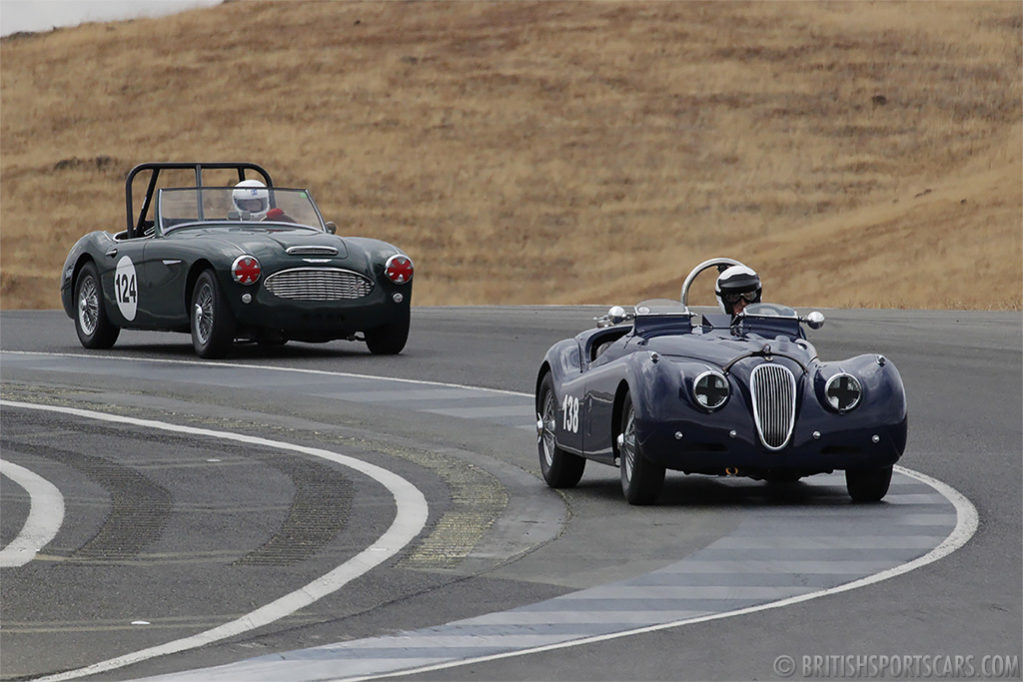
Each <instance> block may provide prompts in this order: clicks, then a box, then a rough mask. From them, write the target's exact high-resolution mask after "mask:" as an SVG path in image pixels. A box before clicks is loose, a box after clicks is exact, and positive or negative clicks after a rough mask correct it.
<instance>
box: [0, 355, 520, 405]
mask: <svg viewBox="0 0 1023 682" xmlns="http://www.w3.org/2000/svg"><path fill="white" fill-rule="evenodd" d="M7 353H9V354H11V355H38V356H41V357H50V358H77V359H81V360H114V361H118V362H131V363H136V364H137V363H140V362H156V363H160V364H167V365H192V366H196V367H233V368H241V369H259V370H265V371H267V372H289V373H291V372H295V373H299V374H313V375H319V376H329V377H348V378H350V379H369V380H372V381H394V382H404V383H409V384H418V385H420V386H443V387H445V388H462V389H469V390H472V391H488V392H490V393H499V394H502V395H514V396H525V397H527V398H532V397H533V394H532V393H523V392H521V391H506V390H503V389H500V388H484V387H480V386H468V385H466V384H452V383H447V382H444V381H429V380H426V379H402V378H401V377H386V376H378V375H373V374H355V373H352V372H331V371H328V370H324V369H303V368H301V367H278V366H275V365H254V364H251V365H250V364H245V363H242V362H225V361H222V360H170V359H168V358H140V357H138V356H137V355H107V354H106V353H104V354H103V355H91V354H88V353H45V352H41V351H29V350H3V351H0V355H4V354H7Z"/></svg>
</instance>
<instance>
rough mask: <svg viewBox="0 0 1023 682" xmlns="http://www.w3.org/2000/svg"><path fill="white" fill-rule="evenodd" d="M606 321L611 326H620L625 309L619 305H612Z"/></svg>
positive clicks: (623, 319)
mask: <svg viewBox="0 0 1023 682" xmlns="http://www.w3.org/2000/svg"><path fill="white" fill-rule="evenodd" d="M607 321H608V322H610V323H611V324H621V323H622V322H624V321H625V308H623V307H621V306H620V305H613V306H611V309H610V310H608V311H607Z"/></svg>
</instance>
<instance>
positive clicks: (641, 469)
mask: <svg viewBox="0 0 1023 682" xmlns="http://www.w3.org/2000/svg"><path fill="white" fill-rule="evenodd" d="M624 406H625V409H624V410H623V411H622V421H621V430H620V431H619V433H620V434H621V435H622V443H621V446H620V447H619V453H618V457H619V471H620V473H621V478H622V493H623V494H624V495H625V501H626V502H628V503H629V504H637V505H640V504H652V503H653V502H654V500H656V499H657V496H658V495H659V494H660V492H661V487H662V486H663V485H664V467H663V466H660V465H659V464H655V463H653V462H651V461H650V460H649V459H647V457H646V455H644V454H643V449H642V447H641V446H640V444H639V441H638V440H637V439H636V412H635V410H634V409H633V407H632V396H630V395H629V394H628V393H626V394H625V403H624Z"/></svg>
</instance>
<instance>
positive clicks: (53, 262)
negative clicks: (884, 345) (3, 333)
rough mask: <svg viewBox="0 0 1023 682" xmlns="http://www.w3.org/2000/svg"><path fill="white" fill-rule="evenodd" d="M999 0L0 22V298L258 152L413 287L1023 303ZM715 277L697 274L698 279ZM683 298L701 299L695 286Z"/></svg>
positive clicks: (285, 9)
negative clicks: (128, 177) (161, 171)
mask: <svg viewBox="0 0 1023 682" xmlns="http://www.w3.org/2000/svg"><path fill="white" fill-rule="evenodd" d="M1021 30H1023V5H1021V4H1020V3H1018V2H969V3H966V2H949V3H926V4H924V3H916V2H912V3H898V2H878V3H864V2H854V3H839V2H826V3H780V2H779V3H750V4H746V3H734V2H728V3H716V2H715V3H696V2H661V1H658V2H642V1H637V2H622V3H616V2H504V3H477V2H450V3H449V2H428V3H426V2H424V3H405V2H373V3H340V2H229V3H225V4H222V5H218V6H216V7H213V8H209V9H200V10H195V11H191V12H186V13H182V14H179V15H175V16H171V17H164V18H159V19H139V20H134V21H124V22H115V23H109V24H86V25H83V26H80V27H77V28H74V29H62V30H55V31H51V32H47V33H38V34H31V35H21V36H14V37H10V38H6V39H4V40H3V41H2V43H0V306H2V307H3V308H7V309H11V308H56V307H59V305H60V304H59V296H58V290H57V286H58V277H59V272H60V268H61V265H62V263H63V260H64V257H65V255H66V253H67V251H68V249H69V247H70V246H71V245H72V244H73V243H74V242H75V241H76V240H77V239H78V238H79V237H80V236H82V235H83V234H85V233H86V232H88V231H91V230H96V229H106V230H111V231H112V230H117V229H123V224H124V215H123V212H124V208H123V207H124V198H123V192H124V189H123V179H124V175H125V173H126V172H127V170H128V169H130V168H131V167H132V166H133V165H135V164H136V163H138V162H141V161H152V160H175V161H181V160H251V161H256V162H258V163H261V164H263V165H265V166H266V167H267V168H269V169H270V170H271V171H272V172H273V175H274V178H275V180H276V181H277V182H278V183H280V184H283V185H290V186H296V185H301V186H307V187H310V188H311V189H312V191H313V194H314V195H315V196H316V197H317V200H318V201H319V203H320V205H321V208H323V210H324V214H325V217H327V218H328V219H333V220H335V221H336V222H337V223H338V225H339V226H340V231H341V232H342V233H349V234H362V235H368V236H375V237H378V238H382V239H385V240H388V241H393V242H394V243H396V244H398V245H400V246H401V247H402V248H404V249H405V250H406V251H407V252H408V253H409V254H410V255H412V257H413V258H414V259H415V261H416V264H417V281H416V290H415V298H414V303H416V304H419V305H437V304H524V303H538V304H540V303H630V302H633V301H634V300H636V299H638V298H640V297H643V296H677V295H678V289H679V285H680V283H681V279H682V277H683V276H684V274H685V273H686V272H687V271H688V270H689V268H690V267H691V266H692V265H694V264H696V263H697V262H699V261H701V260H703V259H705V258H709V257H713V256H731V257H734V258H738V259H740V260H742V261H744V262H746V263H747V264H749V265H751V266H753V267H755V268H757V269H758V270H760V272H761V275H762V277H763V279H764V281H765V287H766V296H767V298H769V299H772V300H779V301H785V302H788V303H791V304H794V305H797V306H799V305H804V306H805V305H819V306H832V307H889V308H899V307H908V308H976V309H990V308H997V309H1013V310H1019V309H1020V307H1021V303H1023V300H1021V299H1023V271H1021V268H1023V161H1021V148H1023V127H1021V120H1023V116H1021V113H1023V111H1021V101H1023V87H1021V81H1023V76H1021V73H1023V71H1021V68H1023V62H1021ZM707 286H708V287H709V284H708V285H707ZM693 302H695V303H707V302H709V299H706V298H698V299H696V300H695V301H693Z"/></svg>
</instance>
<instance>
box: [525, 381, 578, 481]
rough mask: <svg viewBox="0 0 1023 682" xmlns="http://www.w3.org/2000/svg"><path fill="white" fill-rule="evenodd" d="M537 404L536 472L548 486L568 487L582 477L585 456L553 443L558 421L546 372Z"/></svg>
mask: <svg viewBox="0 0 1023 682" xmlns="http://www.w3.org/2000/svg"><path fill="white" fill-rule="evenodd" d="M537 406H538V408H539V412H538V413H537V415H536V419H537V439H536V447H537V451H538V453H539V455H540V473H541V474H543V480H545V481H547V485H548V486H550V487H551V488H572V487H574V486H575V484H576V483H578V482H579V479H581V478H582V477H583V469H585V468H586V460H585V459H584V458H583V457H580V456H578V455H573V454H572V453H571V452H566V451H565V450H562V449H561V448H559V447H558V445H557V441H556V439H555V436H554V430H555V429H556V428H557V424H558V401H557V399H556V398H555V397H554V380H553V379H551V375H550V372H548V373H547V374H545V375H544V378H543V381H541V382H540V395H539V399H538V400H537Z"/></svg>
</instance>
